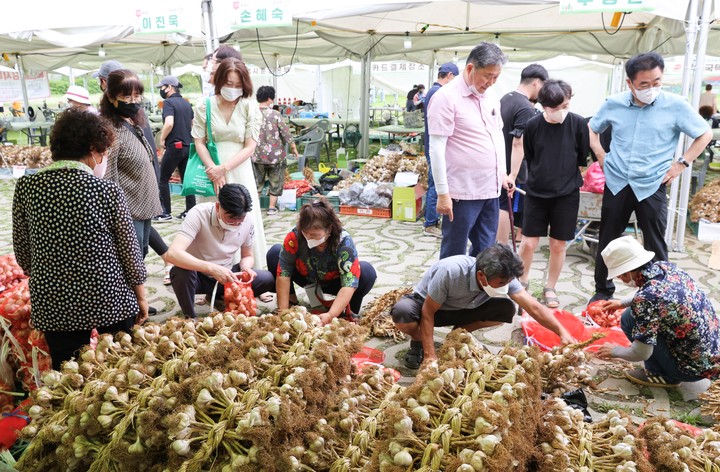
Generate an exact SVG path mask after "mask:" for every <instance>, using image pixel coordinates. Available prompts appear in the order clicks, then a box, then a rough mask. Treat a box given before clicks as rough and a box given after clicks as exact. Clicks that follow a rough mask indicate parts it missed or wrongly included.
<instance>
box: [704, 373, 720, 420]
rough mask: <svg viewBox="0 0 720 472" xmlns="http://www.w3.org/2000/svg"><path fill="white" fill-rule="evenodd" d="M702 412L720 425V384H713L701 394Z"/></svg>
mask: <svg viewBox="0 0 720 472" xmlns="http://www.w3.org/2000/svg"><path fill="white" fill-rule="evenodd" d="M700 400H702V401H703V403H702V405H700V410H701V411H702V414H703V415H707V416H711V417H712V418H713V419H714V420H715V422H716V423H720V382H713V383H711V384H710V387H708V389H707V390H705V391H704V392H703V393H701V394H700Z"/></svg>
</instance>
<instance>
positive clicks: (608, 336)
mask: <svg viewBox="0 0 720 472" xmlns="http://www.w3.org/2000/svg"><path fill="white" fill-rule="evenodd" d="M553 314H554V315H555V318H556V319H557V320H558V322H559V323H560V324H562V325H563V326H564V327H565V329H566V330H568V332H569V333H570V334H571V335H572V336H573V337H574V338H575V339H577V340H578V342H583V341H587V340H588V339H590V338H591V337H592V335H593V334H595V333H597V332H600V333H603V334H604V335H605V336H604V337H602V338H600V339H597V340H596V341H594V342H593V343H592V344H590V345H589V346H588V347H586V348H585V350H586V351H588V352H595V351H597V350H598V349H599V348H600V346H602V345H603V344H605V343H610V344H617V345H618V346H623V347H628V346H630V340H629V339H628V338H627V336H625V333H623V332H622V330H620V329H619V328H589V327H587V326H585V325H584V324H583V323H582V321H580V319H578V317H577V316H575V315H573V314H572V313H570V312H567V311H561V310H555V311H554V312H553ZM520 324H521V326H522V330H523V333H524V334H525V338H526V340H527V344H535V345H537V347H539V348H540V349H542V350H543V351H551V350H552V348H553V347H556V346H559V345H560V336H558V335H557V334H555V333H554V332H552V331H550V330H549V329H547V328H545V327H543V326H541V325H540V323H538V322H537V321H535V320H534V319H533V318H531V317H530V316H529V315H523V317H522V319H521V321H520Z"/></svg>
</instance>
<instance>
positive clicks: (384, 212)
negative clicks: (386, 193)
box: [340, 205, 392, 218]
mask: <svg viewBox="0 0 720 472" xmlns="http://www.w3.org/2000/svg"><path fill="white" fill-rule="evenodd" d="M340 214H341V215H353V216H369V217H371V218H390V217H391V216H392V210H391V209H390V208H361V207H352V206H347V205H340Z"/></svg>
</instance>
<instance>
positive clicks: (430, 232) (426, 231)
mask: <svg viewBox="0 0 720 472" xmlns="http://www.w3.org/2000/svg"><path fill="white" fill-rule="evenodd" d="M423 235H424V236H434V237H436V238H442V230H441V229H440V228H438V227H437V226H425V227H424V228H423Z"/></svg>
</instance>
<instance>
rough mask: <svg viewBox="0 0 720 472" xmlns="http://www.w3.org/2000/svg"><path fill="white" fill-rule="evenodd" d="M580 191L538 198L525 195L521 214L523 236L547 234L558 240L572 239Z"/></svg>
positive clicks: (535, 236)
mask: <svg viewBox="0 0 720 472" xmlns="http://www.w3.org/2000/svg"><path fill="white" fill-rule="evenodd" d="M579 208H580V192H579V191H576V192H573V193H571V194H568V195H563V196H562V197H553V198H540V197H533V196H532V195H526V196H525V208H524V215H523V225H522V231H523V236H529V237H531V238H541V237H543V236H547V235H548V225H549V226H550V232H549V235H550V237H551V238H553V239H557V240H558V241H572V240H573V239H574V238H575V227H576V226H577V215H578V209H579Z"/></svg>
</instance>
